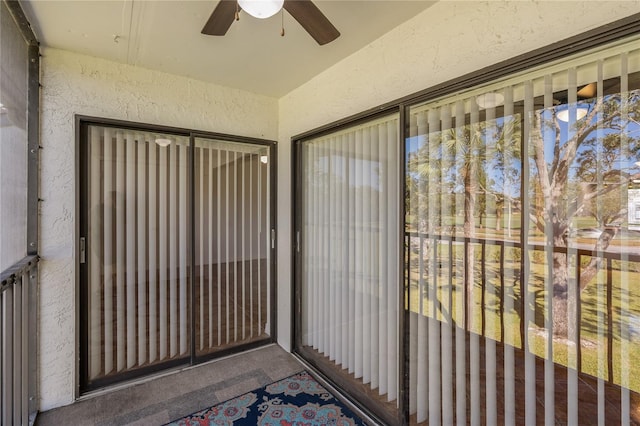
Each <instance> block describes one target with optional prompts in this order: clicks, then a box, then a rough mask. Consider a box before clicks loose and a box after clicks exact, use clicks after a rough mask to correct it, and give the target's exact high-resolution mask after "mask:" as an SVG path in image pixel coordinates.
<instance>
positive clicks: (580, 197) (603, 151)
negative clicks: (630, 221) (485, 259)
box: [529, 91, 640, 336]
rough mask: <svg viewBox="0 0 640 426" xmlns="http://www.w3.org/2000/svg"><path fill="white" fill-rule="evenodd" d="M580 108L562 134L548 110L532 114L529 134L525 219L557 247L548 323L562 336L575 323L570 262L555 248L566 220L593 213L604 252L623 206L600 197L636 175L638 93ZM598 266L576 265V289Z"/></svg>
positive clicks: (598, 246)
mask: <svg viewBox="0 0 640 426" xmlns="http://www.w3.org/2000/svg"><path fill="white" fill-rule="evenodd" d="M580 106H581V107H587V108H588V112H587V114H586V116H585V117H584V118H583V119H581V120H576V121H575V124H573V125H572V127H571V128H570V129H568V131H567V130H564V131H563V129H561V123H560V120H559V118H558V115H557V114H556V111H555V109H552V110H549V109H540V110H537V111H535V113H534V115H533V123H532V125H533V126H532V132H531V138H530V155H531V158H532V161H533V163H534V168H533V170H534V173H533V176H532V178H533V179H535V185H536V186H537V187H538V188H539V193H536V194H535V196H534V197H531V198H532V201H531V206H530V210H529V211H530V214H529V216H530V220H531V223H532V224H533V226H534V227H535V228H537V230H538V231H539V232H540V233H542V234H543V235H544V236H545V240H546V243H547V247H555V248H561V250H557V249H556V250H553V253H552V259H553V264H552V268H553V274H552V276H553V282H552V285H553V290H552V291H553V310H552V311H553V327H554V333H555V334H556V335H561V336H573V335H574V334H573V332H574V331H575V327H576V324H575V322H574V321H570V320H569V315H568V314H569V312H568V299H569V288H570V286H569V279H570V278H569V269H568V267H569V265H568V263H569V262H568V254H567V252H566V250H562V249H563V248H567V247H568V236H569V234H570V231H571V226H572V223H573V222H574V219H575V218H576V217H577V216H578V215H585V214H589V213H590V214H592V215H594V216H595V217H596V219H598V222H599V224H600V226H603V229H602V232H601V234H600V236H599V238H598V239H597V240H596V242H595V245H594V249H595V250H601V251H604V250H606V249H607V247H608V246H609V244H610V243H611V240H612V239H613V238H614V237H615V236H616V234H617V233H618V230H619V228H620V225H621V224H622V222H623V221H624V219H625V217H626V215H627V212H626V205H625V204H623V203H620V202H617V203H615V202H612V203H609V204H608V206H607V207H604V206H603V205H602V201H603V199H604V197H607V196H612V195H613V194H614V193H615V192H619V191H621V190H624V189H625V188H626V187H627V186H628V184H629V182H631V181H632V180H634V179H638V178H640V173H638V172H637V167H636V166H635V164H634V163H635V161H636V160H635V159H637V158H638V153H639V152H640V144H639V141H638V138H637V137H636V138H634V137H631V136H628V131H629V129H630V126H637V124H638V120H639V119H640V92H639V91H633V92H627V93H625V94H615V95H609V96H604V97H599V98H596V99H594V100H593V101H592V102H585V103H583V104H581V105H580ZM545 136H546V137H545ZM550 136H553V139H552V140H551V137H550ZM634 168H635V172H633V170H634ZM600 267H601V259H598V258H595V257H594V258H592V260H591V262H590V263H589V264H588V265H587V266H586V267H584V268H583V269H582V271H581V275H580V277H579V278H578V279H579V285H580V290H583V289H584V288H586V286H587V285H588V283H589V282H590V281H591V280H592V279H593V277H594V276H595V275H596V274H597V272H598V270H599V268H600ZM571 318H575V315H572V316H571Z"/></svg>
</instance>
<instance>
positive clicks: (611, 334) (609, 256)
mask: <svg viewBox="0 0 640 426" xmlns="http://www.w3.org/2000/svg"><path fill="white" fill-rule="evenodd" d="M470 246H473V247H474V250H473V253H474V254H473V256H474V259H473V265H474V266H473V269H474V271H473V277H474V278H473V281H474V284H473V286H468V285H467V284H468V283H467V281H468V279H469V277H470V275H468V274H467V272H466V270H467V269H468V268H469V267H471V263H472V262H471V261H470V260H469V259H468V253H469V250H468V249H469V247H470ZM522 247H523V245H522V244H521V243H520V242H518V241H513V240H493V239H483V238H467V237H462V236H453V235H433V234H425V233H419V232H406V233H405V250H406V261H407V265H408V272H407V274H408V275H407V278H408V284H409V288H408V295H407V296H408V299H409V309H410V310H411V311H415V312H423V314H424V315H427V316H433V317H434V318H438V317H439V316H440V317H443V318H444V314H443V313H446V312H448V313H452V312H454V311H455V309H454V307H453V306H452V303H454V302H455V301H454V299H455V298H456V297H458V300H464V302H463V303H466V304H467V306H466V307H465V309H464V310H465V312H466V313H465V314H464V315H463V317H458V318H453V317H452V319H453V322H454V323H456V324H457V325H458V326H459V327H461V328H463V329H465V330H470V331H473V332H474V333H477V334H480V335H482V336H485V337H490V338H493V339H496V340H499V341H503V342H505V323H507V327H512V326H513V325H514V321H513V319H505V317H506V316H507V312H506V311H507V310H506V309H505V299H506V298H507V297H509V294H511V295H512V296H514V294H515V293H518V297H514V303H513V304H512V306H511V308H512V309H513V310H515V312H516V315H517V317H518V320H517V321H518V322H519V327H520V332H519V334H520V337H519V340H520V342H519V343H518V345H519V346H520V347H521V348H522V342H524V341H525V339H530V336H531V332H532V331H535V330H537V331H538V332H541V334H545V335H547V336H548V333H550V332H551V330H548V329H546V327H545V325H548V324H545V320H544V318H545V316H548V315H549V310H550V307H549V306H548V301H549V299H550V297H549V296H545V294H546V293H548V292H549V291H552V290H551V288H552V286H553V283H552V282H549V281H550V280H549V277H548V275H547V274H548V271H549V268H548V265H547V263H548V261H549V256H548V253H547V250H548V248H547V247H546V246H544V245H542V244H540V245H538V244H527V245H526V250H525V251H526V253H523V248H522ZM553 252H556V253H557V252H560V253H566V254H567V264H568V266H567V267H568V268H569V272H568V273H569V277H570V281H572V285H569V286H568V288H569V291H570V293H571V294H569V295H568V298H569V299H570V300H571V299H572V300H573V301H574V306H575V308H572V309H571V310H570V312H573V314H570V315H575V319H568V321H575V325H576V326H575V327H574V330H575V331H574V334H573V335H570V336H569V338H570V339H571V340H573V341H575V342H576V343H577V342H580V343H579V344H576V345H575V351H576V354H575V358H576V368H577V370H578V371H581V372H584V373H587V374H590V375H593V376H602V372H596V371H589V368H588V367H585V368H583V358H584V356H585V355H583V346H584V340H583V339H587V340H588V339H589V338H590V337H592V336H587V337H585V336H584V334H585V330H586V329H588V328H589V327H591V329H593V328H594V327H593V324H590V323H589V321H590V318H591V317H593V315H594V313H593V312H594V311H595V312H596V314H597V318H595V319H594V318H591V320H595V321H596V322H597V324H596V326H595V328H597V335H598V336H597V340H598V342H597V345H605V344H606V349H605V348H600V350H605V351H606V353H607V354H608V356H607V360H606V363H607V364H606V374H605V375H604V377H601V378H602V379H605V380H608V381H609V382H611V383H615V382H618V381H619V380H620V379H619V374H620V370H621V369H623V368H626V367H625V366H624V365H623V364H624V363H625V360H624V359H621V357H620V356H617V357H616V356H614V353H615V351H616V349H615V348H614V346H615V345H617V344H618V343H619V342H622V341H626V343H627V344H631V345H632V346H633V347H634V348H636V346H635V345H636V344H637V342H636V341H635V339H633V338H630V336H631V335H632V334H634V333H637V330H635V329H633V327H634V325H635V322H634V319H635V318H636V316H638V315H640V314H639V313H638V312H635V310H634V309H633V307H632V306H627V307H626V308H624V309H622V308H621V307H619V306H617V302H620V303H628V300H629V299H630V297H629V296H632V295H631V292H632V291H635V290H634V287H636V285H631V284H637V282H640V281H638V279H639V277H640V255H638V254H632V253H629V252H628V251H626V250H625V249H624V248H623V249H613V250H611V251H604V252H603V251H593V250H589V249H584V248H577V247H569V248H566V247H555V248H553ZM514 253H515V254H514ZM508 257H509V259H507V258H508ZM590 258H597V259H599V260H600V261H601V262H600V267H599V272H598V274H599V275H598V278H597V285H596V284H594V283H595V281H596V279H594V280H593V281H594V283H592V284H591V285H592V287H595V288H594V290H595V291H596V292H597V293H598V294H597V295H596V296H595V297H594V296H592V297H591V299H590V300H589V301H588V302H587V301H585V298H586V296H585V295H584V294H583V293H584V290H582V291H581V289H580V286H579V285H577V284H576V282H577V279H576V277H580V276H581V273H582V272H583V269H584V267H585V265H584V264H585V263H587V260H590ZM514 265H516V266H514ZM525 265H526V266H525ZM489 269H491V271H492V273H487V271H488V270H489ZM525 271H527V272H525ZM505 276H506V277H509V279H506V278H505ZM624 276H626V278H624ZM523 277H524V278H523ZM429 286H433V287H434V288H436V289H438V290H437V291H436V292H435V293H433V292H432V293H431V294H432V295H433V294H436V299H437V300H423V299H426V298H427V294H428V292H427V291H426V290H425V289H424V288H426V287H429ZM536 286H537V287H536ZM421 287H422V288H421ZM470 288H473V291H474V293H475V294H474V295H470V294H469V291H470ZM457 292H462V293H463V296H461V295H460V294H459V293H457ZM455 293H457V296H456V295H454V294H455ZM478 294H479V295H480V296H478ZM488 294H490V295H491V296H493V297H495V298H496V299H497V302H496V301H493V302H494V303H493V304H490V303H489V301H487V295H488ZM522 295H525V296H524V297H522ZM470 300H471V302H472V303H473V304H475V305H476V306H477V307H478V310H479V313H478V314H476V315H473V316H470V315H469V314H468V313H469V307H468V303H469V301H470ZM624 300H627V302H625V301H624ZM458 303H459V302H458ZM552 303H553V302H552ZM427 304H430V305H431V306H434V307H435V308H434V309H432V310H430V312H427V310H426V308H425V309H424V310H423V308H422V306H426V305H427ZM447 305H448V306H447ZM526 309H531V310H533V311H535V313H534V315H533V316H531V317H529V318H530V319H531V320H532V321H533V322H535V324H527V323H526V321H525V318H526V316H525V310H526ZM476 312H477V311H476ZM589 312H590V313H589ZM489 316H491V318H488V317H489ZM541 318H542V319H541ZM488 324H489V326H488ZM489 328H492V329H491V330H490V329H489ZM592 334H593V331H592ZM547 339H549V337H547ZM616 342H618V343H616ZM505 343H506V342H505ZM534 346H535V345H530V347H534ZM587 346H588V345H587ZM532 350H535V349H532ZM617 350H618V351H619V350H620V349H617ZM634 350H637V349H634ZM536 355H538V356H543V355H544V354H542V353H536ZM586 356H588V354H587V355H586ZM626 361H628V360H626ZM614 362H620V363H621V364H620V365H615V366H614ZM614 376H618V377H614ZM617 384H619V383H617ZM635 390H636V392H637V391H638V389H635Z"/></svg>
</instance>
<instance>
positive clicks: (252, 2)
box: [238, 0, 284, 19]
mask: <svg viewBox="0 0 640 426" xmlns="http://www.w3.org/2000/svg"><path fill="white" fill-rule="evenodd" d="M238 4H239V5H240V7H241V8H242V10H244V11H245V12H247V13H248V14H249V15H251V16H253V17H254V18H259V19H266V18H270V17H272V16H273V15H275V14H276V13H278V12H280V9H282V6H283V5H284V0H238Z"/></svg>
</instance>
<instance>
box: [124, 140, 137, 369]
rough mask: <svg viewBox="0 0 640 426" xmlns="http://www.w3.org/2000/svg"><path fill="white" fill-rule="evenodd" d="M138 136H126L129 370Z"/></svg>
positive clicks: (133, 321)
mask: <svg viewBox="0 0 640 426" xmlns="http://www.w3.org/2000/svg"><path fill="white" fill-rule="evenodd" d="M135 144H136V135H134V134H133V133H126V134H125V146H126V154H125V155H126V168H125V176H126V178H125V179H126V190H125V209H126V217H125V229H126V246H125V247H126V280H125V282H126V298H127V300H126V321H127V347H126V352H127V368H131V367H133V366H134V365H135V364H136V328H137V327H136V278H137V277H136V204H135V193H136V186H135V185H136V180H135V176H136V175H135V166H136V163H135V152H136V145H135Z"/></svg>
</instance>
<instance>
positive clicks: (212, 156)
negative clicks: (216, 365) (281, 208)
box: [194, 138, 271, 354]
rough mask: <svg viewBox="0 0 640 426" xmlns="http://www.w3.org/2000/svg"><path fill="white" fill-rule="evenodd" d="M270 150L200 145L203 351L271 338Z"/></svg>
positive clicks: (199, 339) (198, 262) (198, 258)
mask: <svg viewBox="0 0 640 426" xmlns="http://www.w3.org/2000/svg"><path fill="white" fill-rule="evenodd" d="M269 167H270V166H269V157H268V147H265V146H263V145H252V144H246V143H243V144H241V143H232V142H224V141H213V140H210V139H205V138H196V139H195V176H196V179H195V183H194V185H195V212H194V213H195V215H194V217H195V227H196V228H195V229H196V232H195V235H194V240H195V247H196V251H195V271H194V273H195V278H194V284H195V286H196V306H195V309H196V314H197V315H196V345H197V352H198V353H202V354H204V353H209V352H212V351H215V350H217V349H219V348H222V347H226V346H228V345H234V344H238V343H246V342H250V341H254V340H257V339H260V338H265V337H266V336H268V335H270V326H271V325H270V322H269V310H270V309H269V308H270V307H269V305H268V303H269V302H268V300H269V299H268V295H269V288H270V287H271V254H270V253H271V250H270V247H271V245H270V234H271V233H270V229H271V226H270V221H271V218H270V210H269V204H268V200H269V197H270V186H269Z"/></svg>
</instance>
